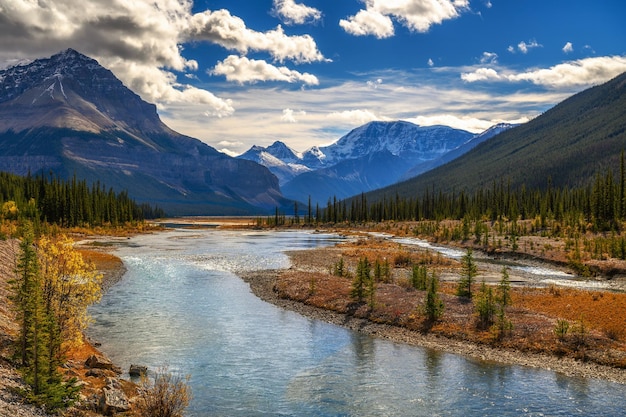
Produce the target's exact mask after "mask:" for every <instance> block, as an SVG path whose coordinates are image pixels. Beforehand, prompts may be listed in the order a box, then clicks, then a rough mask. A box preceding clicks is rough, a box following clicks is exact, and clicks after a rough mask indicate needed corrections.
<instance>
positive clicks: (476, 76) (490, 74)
mask: <svg viewBox="0 0 626 417" xmlns="http://www.w3.org/2000/svg"><path fill="white" fill-rule="evenodd" d="M461 79H462V80H463V81H467V82H469V83H473V82H476V81H487V80H500V79H501V78H500V74H498V71H496V70H494V69H493V68H478V69H477V70H475V71H473V72H466V73H463V74H461Z"/></svg>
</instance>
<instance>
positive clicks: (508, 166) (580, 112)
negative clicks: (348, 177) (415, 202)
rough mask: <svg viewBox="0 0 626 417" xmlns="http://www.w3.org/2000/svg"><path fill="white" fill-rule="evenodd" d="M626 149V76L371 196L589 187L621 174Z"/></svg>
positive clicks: (574, 98) (566, 102) (584, 93)
mask: <svg viewBox="0 0 626 417" xmlns="http://www.w3.org/2000/svg"><path fill="white" fill-rule="evenodd" d="M624 150H626V73H624V74H622V75H620V76H618V77H616V78H614V79H612V80H610V81H608V82H607V83H605V84H602V85H599V86H595V87H592V88H589V89H587V90H585V91H582V92H580V93H578V94H576V95H574V96H572V97H570V98H568V99H566V100H564V101H563V102H561V103H559V104H558V105H556V106H555V107H553V108H552V109H550V110H548V111H546V112H545V113H543V114H542V115H540V116H538V117H536V118H535V119H533V120H531V121H530V122H528V123H525V124H522V125H519V126H517V127H514V128H512V129H509V130H506V131H504V132H502V133H500V134H498V135H496V136H494V137H492V138H491V139H488V140H486V141H484V142H483V143H481V144H479V145H478V146H476V147H475V148H474V149H472V150H471V151H469V152H467V153H465V154H464V155H462V156H460V157H459V158H457V159H454V160H453V161H451V162H449V163H447V164H445V165H442V166H440V167H438V168H435V169H433V170H431V171H428V172H426V173H424V174H422V175H420V176H418V177H415V178H412V179H410V180H407V181H404V182H401V183H398V184H395V185H393V186H389V187H386V188H383V189H381V190H376V191H374V192H372V193H369V194H368V201H370V202H373V201H377V200H380V199H382V198H383V197H384V196H390V195H394V196H395V195H396V194H399V195H400V196H403V197H412V196H419V195H421V194H422V193H423V192H424V191H425V190H426V189H427V188H428V189H430V188H432V187H435V189H436V190H439V191H443V192H452V191H456V192H458V191H460V190H467V191H470V192H472V191H475V190H477V189H481V188H484V187H491V186H492V185H493V183H494V182H496V183H498V184H499V183H500V181H504V182H505V183H506V184H507V185H510V186H511V187H512V188H514V187H521V186H522V185H525V186H526V187H527V188H535V187H538V188H545V187H546V186H548V184H549V183H551V184H552V185H554V186H558V187H562V186H584V185H587V184H589V183H590V182H591V181H592V180H593V178H594V176H595V175H596V174H597V173H602V174H604V173H605V172H606V170H607V168H612V169H613V170H614V172H615V173H616V174H617V173H618V172H619V169H620V155H621V152H622V151H624Z"/></svg>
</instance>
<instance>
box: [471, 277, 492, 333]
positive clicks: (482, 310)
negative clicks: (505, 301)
mask: <svg viewBox="0 0 626 417" xmlns="http://www.w3.org/2000/svg"><path fill="white" fill-rule="evenodd" d="M475 309H476V313H477V314H478V325H479V326H480V327H481V328H483V329H486V328H488V327H489V326H491V325H492V324H493V319H494V316H495V314H496V301H495V299H494V296H493V289H492V288H491V287H489V286H487V284H486V283H485V280H483V282H482V283H481V284H480V292H479V294H478V298H477V300H476V302H475Z"/></svg>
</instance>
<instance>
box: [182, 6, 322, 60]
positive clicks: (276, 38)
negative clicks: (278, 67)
mask: <svg viewBox="0 0 626 417" xmlns="http://www.w3.org/2000/svg"><path fill="white" fill-rule="evenodd" d="M185 34H186V36H187V38H188V39H187V40H190V41H194V40H195V41H198V40H206V41H210V42H214V43H216V44H218V45H221V46H223V47H224V48H227V49H230V50H235V51H237V52H239V53H241V54H246V53H248V52H249V51H262V52H267V53H269V54H271V55H272V57H273V58H274V59H276V60H277V61H280V62H284V61H285V60H291V61H294V62H296V63H304V62H318V61H327V60H326V59H325V58H324V55H322V53H321V52H320V51H319V50H318V49H317V45H316V43H315V40H314V39H313V38H312V37H311V36H310V35H297V36H288V35H286V34H285V31H284V30H283V28H282V27H280V26H277V27H276V29H273V30H269V31H267V32H257V31H255V30H252V29H249V28H248V27H246V24H245V22H244V21H243V20H242V19H240V18H239V17H237V16H232V15H231V14H230V12H229V11H228V10H216V11H210V10H207V11H204V12H202V13H196V14H194V15H193V16H191V17H190V18H189V20H188V26H187V27H186V29H185Z"/></svg>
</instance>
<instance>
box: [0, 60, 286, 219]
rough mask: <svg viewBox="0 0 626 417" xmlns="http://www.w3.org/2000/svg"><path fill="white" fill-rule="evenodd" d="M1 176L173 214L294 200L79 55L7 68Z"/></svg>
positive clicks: (262, 171) (256, 209) (0, 99)
mask: <svg viewBox="0 0 626 417" xmlns="http://www.w3.org/2000/svg"><path fill="white" fill-rule="evenodd" d="M0 170H4V171H9V172H13V173H20V174H22V175H24V173H25V172H30V173H31V174H37V173H46V174H47V173H48V172H49V171H52V172H56V173H58V174H59V175H61V176H62V177H66V178H67V177H70V176H72V175H74V174H76V175H77V176H78V177H79V178H85V179H89V180H90V181H95V180H99V181H100V182H101V183H106V184H107V185H109V186H112V187H114V188H115V189H117V190H122V189H125V190H127V191H128V193H129V195H131V196H132V197H133V198H136V199H137V201H139V202H147V203H156V204H159V206H161V207H162V208H164V209H165V210H166V211H167V212H168V214H181V215H182V214H254V213H263V212H267V211H269V210H272V209H273V208H274V207H277V206H278V207H282V206H284V205H286V204H287V203H288V202H287V200H286V199H285V198H284V197H283V196H282V194H281V192H280V189H279V186H278V180H277V179H276V177H275V176H274V175H273V174H271V173H270V172H269V170H268V169H267V168H265V167H263V166H260V165H258V164H256V163H254V162H251V161H245V160H239V159H235V158H231V157H229V156H227V155H225V154H222V153H220V152H218V151H217V150H215V149H214V148H212V147H210V146H209V145H207V144H205V143H203V142H201V141H199V140H198V139H194V138H191V137H188V136H185V135H182V134H180V133H177V132H175V131H173V130H172V129H170V128H169V127H168V126H166V125H165V124H164V123H163V122H162V121H161V119H160V118H159V116H158V114H157V111H156V106H155V105H154V104H150V103H147V102H145V101H143V100H142V99H141V98H140V97H139V96H138V95H137V94H135V93H133V92H132V91H131V90H129V89H128V88H126V87H125V86H124V85H123V84H122V82H121V81H119V80H118V79H117V78H116V77H115V76H114V75H113V73H112V72H111V71H109V70H108V69H105V68H103V67H102V66H100V65H99V64H98V63H97V61H95V60H93V59H92V58H89V57H87V56H85V55H82V54H80V53H79V52H77V51H75V50H73V49H68V50H65V51H62V52H61V53H59V54H56V55H53V56H51V57H50V58H43V59H39V60H35V61H33V62H31V63H29V64H26V65H20V66H16V67H11V68H8V69H5V70H2V71H0Z"/></svg>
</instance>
